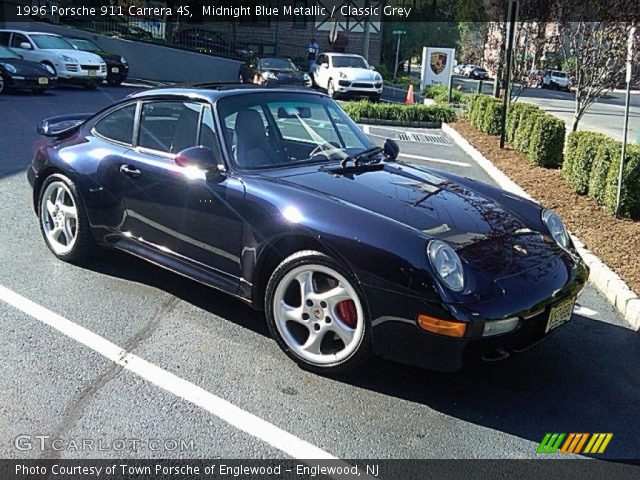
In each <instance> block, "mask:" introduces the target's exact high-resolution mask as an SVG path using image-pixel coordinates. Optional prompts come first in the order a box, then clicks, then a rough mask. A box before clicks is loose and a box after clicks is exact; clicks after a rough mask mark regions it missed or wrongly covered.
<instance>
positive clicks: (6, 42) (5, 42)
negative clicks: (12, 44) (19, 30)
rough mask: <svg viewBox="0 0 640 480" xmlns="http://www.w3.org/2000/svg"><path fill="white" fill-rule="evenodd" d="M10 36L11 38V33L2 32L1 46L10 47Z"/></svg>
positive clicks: (0, 36)
mask: <svg viewBox="0 0 640 480" xmlns="http://www.w3.org/2000/svg"><path fill="white" fill-rule="evenodd" d="M10 36H11V33H9V32H0V45H4V46H5V47H8V46H9V37H10Z"/></svg>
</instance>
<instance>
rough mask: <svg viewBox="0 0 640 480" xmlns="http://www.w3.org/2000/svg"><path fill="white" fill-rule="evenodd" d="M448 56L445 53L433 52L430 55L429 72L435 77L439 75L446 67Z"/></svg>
mask: <svg viewBox="0 0 640 480" xmlns="http://www.w3.org/2000/svg"><path fill="white" fill-rule="evenodd" d="M447 57H448V54H447V53H445V52H433V53H431V61H430V65H431V71H432V72H433V73H435V74H436V75H440V74H441V73H442V71H443V70H444V69H445V67H446V66H447Z"/></svg>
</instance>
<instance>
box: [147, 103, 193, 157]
mask: <svg viewBox="0 0 640 480" xmlns="http://www.w3.org/2000/svg"><path fill="white" fill-rule="evenodd" d="M201 109H202V105H201V104H199V103H193V102H150V103H145V104H143V105H142V113H141V115H140V133H139V136H138V146H139V147H143V148H149V149H151V150H157V151H159V152H164V153H172V154H173V153H178V152H180V151H181V150H184V149H186V148H189V147H195V146H196V145H197V144H198V122H199V120H200V110H201Z"/></svg>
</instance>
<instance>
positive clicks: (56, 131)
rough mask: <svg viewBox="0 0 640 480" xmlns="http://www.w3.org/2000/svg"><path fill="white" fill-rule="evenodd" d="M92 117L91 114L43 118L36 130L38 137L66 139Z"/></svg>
mask: <svg viewBox="0 0 640 480" xmlns="http://www.w3.org/2000/svg"><path fill="white" fill-rule="evenodd" d="M92 115H93V114H91V113H77V114H73V115H61V116H59V117H51V118H45V119H44V120H41V121H40V123H39V124H38V128H37V130H38V133H39V134H40V135H44V136H45V137H66V136H69V135H71V134H72V133H73V132H75V131H76V130H77V129H78V127H79V126H80V125H82V124H83V123H84V122H85V121H86V120H87V119H88V118H89V117H91V116H92Z"/></svg>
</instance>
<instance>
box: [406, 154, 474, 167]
mask: <svg viewBox="0 0 640 480" xmlns="http://www.w3.org/2000/svg"><path fill="white" fill-rule="evenodd" d="M398 156H399V157H405V158H411V159H413V160H424V161H425V162H434V163H446V164H447V165H456V166H458V167H470V166H471V165H469V164H468V163H464V162H456V161H455V160H444V159H442V158H433V157H423V156H422V155H412V154H410V153H400V154H399V155H398Z"/></svg>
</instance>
